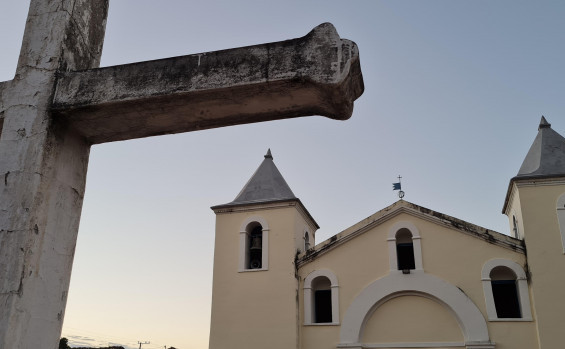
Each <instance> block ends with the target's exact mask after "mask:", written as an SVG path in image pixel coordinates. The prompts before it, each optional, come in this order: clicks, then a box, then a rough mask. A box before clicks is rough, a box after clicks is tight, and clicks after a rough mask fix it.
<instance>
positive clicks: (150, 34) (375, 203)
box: [0, 0, 565, 349]
mask: <svg viewBox="0 0 565 349" xmlns="http://www.w3.org/2000/svg"><path fill="white" fill-rule="evenodd" d="M27 6H28V5H27V2H25V1H21V0H9V1H4V2H2V3H1V4H0V44H1V45H2V46H1V47H2V50H1V52H0V81H4V80H9V79H11V78H12V77H13V74H14V71H15V65H16V61H17V56H18V52H19V47H20V42H21V37H22V35H23V28H24V24H25V16H26V12H27ZM564 18H565V2H562V1H535V2H534V1H519V0H518V1H517V0H512V1H510V0H503V1H487V0H484V1H482V0H475V1H453V0H445V1H398V0H395V1H351V2H344V1H285V2H282V1H278V2H267V1H258V0H257V1H209V2H207V3H205V4H204V3H203V2H186V1H177V0H175V1H173V0H169V1H148V0H135V1H134V0H112V1H111V7H110V16H109V19H108V25H107V35H106V41H105V46H104V54H103V59H102V64H103V65H105V66H107V65H115V64H122V63H128V62H135V61H142V60H148V59H156V58H163V57H169V56H176V55H185V54H191V53H198V52H205V51H211V50H218V49H225V48H230V47H237V46H244V45H252V44H259V43H263V42H269V41H279V40H284V39H290V38H295V37H299V36H303V35H305V34H306V33H308V31H310V30H311V29H312V28H313V27H315V26H316V25H318V24H320V23H322V22H332V23H333V24H334V25H335V26H336V28H337V30H338V32H339V33H340V35H341V36H342V37H343V38H348V39H351V40H354V41H355V42H356V43H357V44H358V46H359V49H360V55H361V67H362V70H363V75H364V80H365V93H364V94H363V95H362V96H361V98H360V99H359V100H358V101H357V102H356V104H355V110H354V114H353V117H352V118H351V119H350V120H348V121H334V120H330V119H326V118H322V117H319V116H315V117H309V118H300V119H294V120H284V121H276V122H269V123H263V124H253V125H243V126H237V127H230V128H223V129H216V130H208V131H202V132H197V133H187V134H182V135H173V136H161V137H153V138H148V139H142V140H134V141H127V142H118V143H112V144H103V145H97V146H94V147H93V149H92V151H91V161H90V166H89V174H88V180H87V193H86V198H85V202H84V209H83V215H82V220H81V228H80V232H79V238H78V246H77V251H76V257H75V264H74V267H73V275H72V280H71V289H70V294H69V301H68V307H67V314H66V317H65V324H64V335H67V336H69V337H72V338H75V337H74V336H83V337H85V338H86V339H95V340H97V341H100V342H101V343H102V344H105V345H107V343H108V342H113V343H120V344H122V345H130V347H131V348H134V347H135V348H137V347H138V346H137V344H136V343H137V341H138V340H140V341H145V340H147V341H151V343H152V344H150V345H144V346H143V348H163V346H164V345H167V346H172V345H174V346H176V347H177V348H179V349H189V348H194V349H204V348H206V347H207V340H208V327H209V316H210V315H209V314H210V298H211V280H212V257H213V256H212V254H213V243H214V220H215V217H214V214H213V212H212V211H211V210H210V209H209V207H210V206H212V205H217V204H222V203H226V202H229V201H231V200H233V199H234V197H235V196H236V195H237V193H238V192H239V190H240V189H241V187H242V186H243V185H244V184H245V182H246V181H247V180H248V178H249V177H250V176H251V174H252V173H253V171H255V169H256V168H257V166H258V165H259V164H260V162H261V161H262V159H263V155H264V154H265V152H266V150H267V148H271V150H272V152H273V155H274V161H275V163H276V165H277V166H278V168H279V170H280V171H281V172H282V174H283V176H284V177H285V178H286V180H287V182H288V184H289V185H290V187H291V188H292V190H293V191H294V193H295V194H296V195H297V196H298V197H299V198H300V199H301V200H302V202H303V203H304V204H305V206H306V207H307V208H308V210H309V211H310V213H311V214H312V215H313V217H314V218H315V219H316V220H317V222H318V223H319V225H320V226H321V229H320V230H319V232H318V235H317V241H318V242H320V241H322V240H323V239H326V238H328V237H330V236H331V235H333V234H335V233H337V232H339V231H341V230H343V229H345V228H347V227H348V226H350V225H352V224H354V223H356V222H357V221H359V220H361V219H363V218H365V217H366V216H368V215H370V214H372V213H374V212H376V211H378V210H380V209H382V208H384V207H385V206H387V205H390V204H391V203H393V202H394V201H396V200H397V196H396V192H393V191H392V190H391V183H392V182H395V181H396V177H397V176H398V175H399V174H400V175H402V176H403V189H404V191H405V192H406V197H405V199H406V200H408V201H411V202H413V203H416V204H418V205H421V206H425V207H428V208H430V209H433V210H437V211H440V212H442V213H446V214H449V215H452V216H455V217H457V218H460V219H463V220H466V221H469V222H471V223H474V224H478V225H481V226H484V227H486V228H489V229H493V230H496V231H499V232H502V233H508V231H509V228H508V223H507V220H506V217H505V216H503V215H502V214H501V213H500V211H501V209H502V204H503V200H504V196H505V194H506V189H507V186H508V180H509V179H510V178H511V177H512V176H514V175H515V174H516V173H517V171H518V169H519V167H520V165H521V162H522V160H523V158H524V157H525V155H526V153H527V151H528V148H529V146H530V145H531V143H532V141H533V139H534V137H535V135H536V132H537V125H538V122H539V119H540V116H541V115H542V114H543V115H545V116H546V117H547V119H548V121H549V122H550V123H551V124H552V125H553V128H554V129H555V130H556V131H558V132H560V133H561V134H564V135H565V98H564V93H565V65H564V64H563V62H564V61H565V45H564V33H565V21H564V20H563V19H564ZM76 343H78V342H76Z"/></svg>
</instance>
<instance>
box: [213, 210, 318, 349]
mask: <svg viewBox="0 0 565 349" xmlns="http://www.w3.org/2000/svg"><path fill="white" fill-rule="evenodd" d="M264 208H265V207H257V208H255V209H250V210H248V211H244V212H235V213H219V214H217V218H216V241H215V250H214V277H213V291H212V314H211V329H210V348H211V349H224V348H275V349H277V348H280V349H289V348H296V347H297V342H298V338H297V333H298V326H297V316H298V315H297V307H298V306H297V292H298V280H297V279H296V277H295V268H294V256H295V255H296V247H297V242H296V239H297V238H298V237H300V239H301V236H302V231H303V230H304V227H305V226H310V227H311V224H308V223H306V220H305V219H304V216H303V215H301V214H300V212H299V211H298V210H297V208H296V207H295V206H287V207H278V208H270V209H264ZM250 216H261V217H262V218H263V219H264V220H265V221H267V224H268V227H269V232H268V234H269V237H268V239H269V253H268V254H269V255H268V260H269V261H268V262H269V265H268V268H269V269H268V270H265V271H247V272H239V271H238V263H239V253H240V249H239V235H240V227H241V225H242V223H243V222H244V221H245V220H246V219H247V218H248V217H250ZM301 241H303V240H301Z"/></svg>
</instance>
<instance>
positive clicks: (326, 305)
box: [312, 276, 332, 324]
mask: <svg viewBox="0 0 565 349" xmlns="http://www.w3.org/2000/svg"><path fill="white" fill-rule="evenodd" d="M331 286H332V284H331V282H330V279H328V278H327V277H325V276H318V277H317V278H315V279H314V280H313V281H312V295H313V297H314V299H313V301H314V313H313V314H312V315H313V320H314V321H313V322H314V323H316V324H321V323H328V322H329V323H331V322H332V287H331Z"/></svg>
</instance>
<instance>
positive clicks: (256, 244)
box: [250, 235, 263, 250]
mask: <svg viewBox="0 0 565 349" xmlns="http://www.w3.org/2000/svg"><path fill="white" fill-rule="evenodd" d="M262 240H263V239H261V236H257V235H255V236H252V237H251V247H250V249H251V250H260V249H262V248H263V241H262Z"/></svg>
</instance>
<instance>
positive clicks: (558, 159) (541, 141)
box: [502, 116, 565, 214]
mask: <svg viewBox="0 0 565 349" xmlns="http://www.w3.org/2000/svg"><path fill="white" fill-rule="evenodd" d="M552 177H565V138H564V137H563V136H561V135H560V134H559V133H557V132H555V131H554V130H553V129H552V128H551V124H550V123H549V122H547V120H546V119H545V117H544V116H542V117H541V120H540V123H539V127H538V134H537V136H536V138H535V139H534V143H533V144H532V146H531V147H530V150H529V151H528V154H527V155H526V158H525V159H524V162H522V166H521V167H520V170H519V171H518V174H517V175H516V177H514V178H512V179H510V183H509V184H508V190H507V191H506V199H504V206H503V207H502V213H503V214H506V209H507V208H508V204H509V200H510V194H511V193H512V183H514V181H517V180H521V179H542V178H552Z"/></svg>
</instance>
